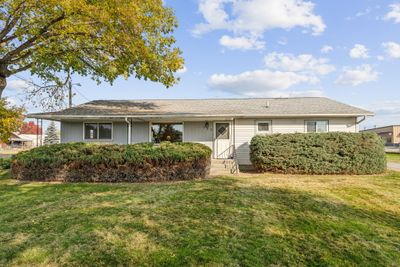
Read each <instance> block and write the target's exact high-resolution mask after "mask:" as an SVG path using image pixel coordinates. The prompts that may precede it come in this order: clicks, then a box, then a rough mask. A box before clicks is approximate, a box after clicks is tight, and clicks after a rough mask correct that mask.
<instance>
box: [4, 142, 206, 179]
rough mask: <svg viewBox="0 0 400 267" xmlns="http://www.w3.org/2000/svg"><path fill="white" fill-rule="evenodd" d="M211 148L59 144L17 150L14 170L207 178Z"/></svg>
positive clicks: (24, 174)
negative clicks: (18, 151) (19, 151)
mask: <svg viewBox="0 0 400 267" xmlns="http://www.w3.org/2000/svg"><path fill="white" fill-rule="evenodd" d="M210 159H211V149H210V148H208V147H207V146H205V145H202V144H195V143H162V144H159V145H155V144H152V143H142V144H134V145H96V144H87V143H69V144H56V145H50V146H43V147H39V148H34V149H32V150H30V151H25V152H21V153H19V154H17V155H16V156H15V157H14V159H13V162H12V166H11V173H12V175H13V177H14V178H16V179H19V180H31V181H32V180H34V181H65V182H150V181H172V180H190V179H195V178H205V177H206V176H207V175H208V173H209V167H210Z"/></svg>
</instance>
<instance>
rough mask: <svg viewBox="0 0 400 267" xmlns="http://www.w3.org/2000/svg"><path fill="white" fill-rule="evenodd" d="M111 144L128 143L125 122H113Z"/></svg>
mask: <svg viewBox="0 0 400 267" xmlns="http://www.w3.org/2000/svg"><path fill="white" fill-rule="evenodd" d="M112 143H113V144H119V145H125V144H127V143H128V125H127V123H126V122H113V142H112Z"/></svg>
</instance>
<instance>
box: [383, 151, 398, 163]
mask: <svg viewBox="0 0 400 267" xmlns="http://www.w3.org/2000/svg"><path fill="white" fill-rule="evenodd" d="M386 158H387V160H388V161H390V162H396V163H400V154H396V153H386Z"/></svg>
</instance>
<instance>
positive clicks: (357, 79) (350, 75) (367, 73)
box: [336, 64, 378, 86]
mask: <svg viewBox="0 0 400 267" xmlns="http://www.w3.org/2000/svg"><path fill="white" fill-rule="evenodd" d="M376 80H378V73H377V72H376V71H374V69H373V68H372V67H371V66H370V65H368V64H365V65H361V66H358V67H355V68H351V67H345V68H343V72H342V74H340V76H339V78H338V79H337V80H336V83H337V84H343V85H352V86H357V85H360V84H363V83H367V82H372V81H376Z"/></svg>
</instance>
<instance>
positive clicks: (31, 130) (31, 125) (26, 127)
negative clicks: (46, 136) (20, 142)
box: [19, 121, 42, 134]
mask: <svg viewBox="0 0 400 267" xmlns="http://www.w3.org/2000/svg"><path fill="white" fill-rule="evenodd" d="M19 133H20V134H38V133H39V134H41V133H42V128H40V126H39V125H36V124H35V122H33V121H28V122H24V123H23V124H22V127H21V129H20V130H19Z"/></svg>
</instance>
